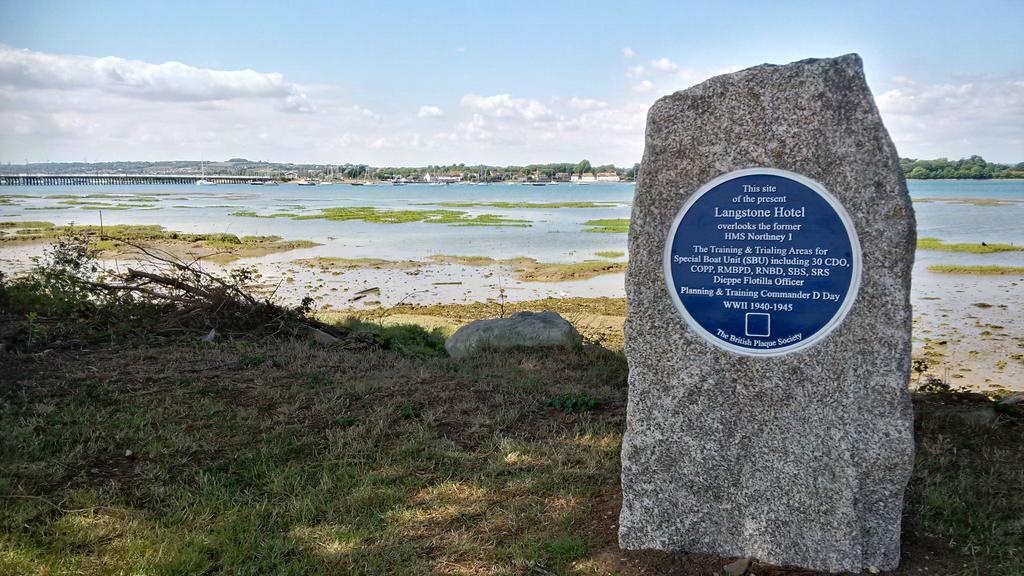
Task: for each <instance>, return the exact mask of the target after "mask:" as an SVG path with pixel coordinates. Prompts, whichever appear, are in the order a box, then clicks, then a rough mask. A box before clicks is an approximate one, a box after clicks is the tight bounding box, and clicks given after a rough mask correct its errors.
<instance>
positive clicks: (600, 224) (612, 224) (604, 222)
mask: <svg viewBox="0 0 1024 576" xmlns="http://www.w3.org/2000/svg"><path fill="white" fill-rule="evenodd" d="M583 225H584V226H590V228H586V229H584V230H583V231H584V232H607V233H625V232H629V218H603V219H598V220H587V221H586V222H584V223H583Z"/></svg>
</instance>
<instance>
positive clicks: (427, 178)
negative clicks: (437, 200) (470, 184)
mask: <svg viewBox="0 0 1024 576" xmlns="http://www.w3.org/2000/svg"><path fill="white" fill-rule="evenodd" d="M423 181H424V182H439V183H442V184H448V183H450V182H462V174H459V173H457V172H452V173H449V174H448V175H447V176H441V175H433V174H431V173H429V172H427V173H426V174H424V175H423Z"/></svg>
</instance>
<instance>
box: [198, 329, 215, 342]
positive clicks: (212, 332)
mask: <svg viewBox="0 0 1024 576" xmlns="http://www.w3.org/2000/svg"><path fill="white" fill-rule="evenodd" d="M217 336H218V334H217V331H216V330H214V329H213V328H210V333H209V334H207V335H206V336H203V337H202V338H200V340H202V341H203V342H213V341H214V340H215V339H216V338H217Z"/></svg>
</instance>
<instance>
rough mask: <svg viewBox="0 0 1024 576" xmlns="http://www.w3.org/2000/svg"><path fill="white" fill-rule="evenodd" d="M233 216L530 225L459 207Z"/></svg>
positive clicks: (365, 208)
mask: <svg viewBox="0 0 1024 576" xmlns="http://www.w3.org/2000/svg"><path fill="white" fill-rule="evenodd" d="M231 215H232V216H242V217H246V218H291V219H292V220H334V221H339V222H346V221H350V220H356V221H361V222H370V223H374V224H406V223H409V222H426V223H428V224H448V225H452V226H511V227H517V228H529V227H530V221H529V220H520V219H515V218H504V217H502V216H496V215H494V214H480V215H477V216H468V215H467V214H466V213H465V212H461V211H458V210H382V209H380V208H373V207H369V206H357V207H341V208H322V209H321V210H320V212H319V213H318V214H299V215H296V214H292V213H287V212H279V213H276V214H263V215H261V214H258V213H256V212H254V211H252V210H239V211H237V212H232V213H231Z"/></svg>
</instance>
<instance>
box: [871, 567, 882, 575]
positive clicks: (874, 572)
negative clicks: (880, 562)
mask: <svg viewBox="0 0 1024 576" xmlns="http://www.w3.org/2000/svg"><path fill="white" fill-rule="evenodd" d="M868 572H871V573H872V574H878V573H879V572H881V570H879V569H878V566H868Z"/></svg>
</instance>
